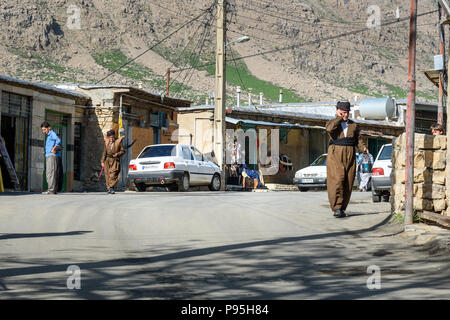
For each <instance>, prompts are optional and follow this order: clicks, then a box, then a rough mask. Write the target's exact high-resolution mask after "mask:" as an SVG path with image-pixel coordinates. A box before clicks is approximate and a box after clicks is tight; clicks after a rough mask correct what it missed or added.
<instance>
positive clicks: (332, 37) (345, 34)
mask: <svg viewBox="0 0 450 320" xmlns="http://www.w3.org/2000/svg"><path fill="white" fill-rule="evenodd" d="M436 11H437V10H432V11H428V12H424V13H420V14H417V17H422V16H425V15H428V14H431V13H435V12H436ZM409 19H410V18H409V17H404V18H401V19H396V20H394V21H388V22H385V23H382V24H381V25H380V27H381V26H388V25H393V24H396V23H400V22H405V21H407V20H409ZM369 30H371V29H369V28H364V29H357V30H352V31H349V32H345V33H340V34H337V35H332V36H329V37H325V38H320V39H316V40H313V41H308V42H304V43H298V44H294V45H290V46H286V47H283V48H276V49H272V50H267V51H263V52H259V53H255V54H250V55H246V56H242V57H238V58H236V60H242V59H247V58H252V57H256V56H260V55H265V54H269V53H275V52H280V51H285V50H289V49H294V48H299V47H303V46H308V45H313V44H318V43H321V42H326V41H329V40H334V39H339V38H342V37H347V36H349V35H354V34H358V33H363V32H367V31H369ZM210 65H212V64H211V63H208V64H204V65H199V66H195V68H203V67H206V66H210ZM180 71H183V69H177V70H174V71H173V72H180Z"/></svg>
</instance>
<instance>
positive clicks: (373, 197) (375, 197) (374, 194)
mask: <svg viewBox="0 0 450 320" xmlns="http://www.w3.org/2000/svg"><path fill="white" fill-rule="evenodd" d="M380 201H381V196H379V195H377V194H376V193H372V202H380Z"/></svg>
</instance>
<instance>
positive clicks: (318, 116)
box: [178, 105, 404, 128]
mask: <svg viewBox="0 0 450 320" xmlns="http://www.w3.org/2000/svg"><path fill="white" fill-rule="evenodd" d="M178 110H179V111H206V110H210V111H214V106H210V105H203V106H193V107H190V108H178ZM232 110H233V111H237V112H246V113H252V114H259V115H267V116H281V117H295V118H306V119H314V120H331V119H334V117H335V115H334V114H335V113H334V112H333V114H329V113H328V112H326V114H323V113H321V110H320V109H316V111H315V113H314V112H312V111H311V110H308V109H305V110H306V111H308V112H300V111H299V110H300V109H298V108H295V107H294V108H292V109H289V111H286V109H284V108H282V109H281V110H279V109H278V108H261V107H260V106H240V107H233V108H232ZM352 120H353V121H355V122H356V123H361V124H372V125H378V126H380V125H382V126H388V127H397V128H400V127H404V125H403V124H398V123H396V122H386V121H378V120H356V119H352Z"/></svg>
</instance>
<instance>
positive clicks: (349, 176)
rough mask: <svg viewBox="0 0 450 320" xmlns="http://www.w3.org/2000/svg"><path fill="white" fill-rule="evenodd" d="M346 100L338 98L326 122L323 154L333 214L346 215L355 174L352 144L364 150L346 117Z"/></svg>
mask: <svg viewBox="0 0 450 320" xmlns="http://www.w3.org/2000/svg"><path fill="white" fill-rule="evenodd" d="M349 115H350V102H348V101H343V102H341V101H339V102H338V103H337V105H336V118H335V119H333V120H330V121H328V122H327V124H326V130H327V133H328V136H329V138H330V145H329V147H328V155H327V191H328V200H329V202H330V207H331V210H332V211H333V215H334V216H335V217H337V218H341V217H345V216H347V215H346V214H345V210H346V209H347V205H348V203H349V202H350V196H351V194H352V188H353V182H354V181H355V174H356V146H358V148H359V149H360V151H365V150H367V148H366V146H365V145H364V143H363V142H362V140H361V137H360V135H359V128H358V125H357V124H356V123H355V122H353V121H352V120H350V119H349V118H348V117H349Z"/></svg>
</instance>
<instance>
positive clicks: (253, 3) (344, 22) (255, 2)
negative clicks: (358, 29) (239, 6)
mask: <svg viewBox="0 0 450 320" xmlns="http://www.w3.org/2000/svg"><path fill="white" fill-rule="evenodd" d="M245 3H246V4H248V3H252V5H253V6H255V7H256V8H259V9H262V10H265V11H268V12H272V13H275V14H279V13H286V12H283V10H280V11H279V10H278V8H276V11H273V10H269V9H268V7H271V6H273V2H272V3H267V2H262V1H255V0H245ZM255 4H262V5H264V6H265V8H262V7H260V6H257V5H255ZM308 7H309V8H311V9H312V10H314V8H313V7H311V6H308ZM316 17H317V18H319V19H321V20H328V21H330V22H335V23H338V24H347V25H361V24H364V23H363V22H355V21H338V20H333V19H329V18H325V17H321V16H316Z"/></svg>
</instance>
